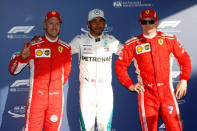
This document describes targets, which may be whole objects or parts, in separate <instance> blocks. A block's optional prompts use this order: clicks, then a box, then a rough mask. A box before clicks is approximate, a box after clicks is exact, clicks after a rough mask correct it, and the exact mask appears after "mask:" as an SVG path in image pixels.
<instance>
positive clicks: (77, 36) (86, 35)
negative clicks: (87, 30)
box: [74, 33, 88, 40]
mask: <svg viewBox="0 0 197 131" xmlns="http://www.w3.org/2000/svg"><path fill="white" fill-rule="evenodd" d="M87 38H88V34H84V33H82V34H79V35H76V36H75V37H74V39H79V40H81V39H87Z"/></svg>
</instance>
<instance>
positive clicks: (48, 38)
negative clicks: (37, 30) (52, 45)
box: [45, 34, 58, 42]
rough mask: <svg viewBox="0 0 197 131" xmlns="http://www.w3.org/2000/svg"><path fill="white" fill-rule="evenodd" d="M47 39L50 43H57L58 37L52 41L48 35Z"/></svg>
mask: <svg viewBox="0 0 197 131" xmlns="http://www.w3.org/2000/svg"><path fill="white" fill-rule="evenodd" d="M45 37H46V39H47V40H48V41H50V42H56V41H57V40H58V37H56V38H55V39H51V38H50V37H49V36H48V35H47V34H45Z"/></svg>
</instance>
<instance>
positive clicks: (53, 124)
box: [9, 11, 71, 131]
mask: <svg viewBox="0 0 197 131" xmlns="http://www.w3.org/2000/svg"><path fill="white" fill-rule="evenodd" d="M54 21H55V22H54ZM45 22H46V23H45V24H51V25H50V26H51V27H52V28H51V29H52V30H50V27H48V25H47V26H46V27H45V28H46V34H45V35H44V36H43V37H41V39H40V40H39V41H37V42H32V43H30V44H27V43H26V45H25V47H24V49H23V50H22V51H21V53H20V54H19V55H18V56H16V57H15V58H14V59H12V60H11V62H10V65H9V70H10V72H11V74H14V75H15V74H18V73H19V72H20V71H21V70H22V69H23V68H24V67H25V66H26V65H27V64H29V67H30V90H29V97H28V101H27V105H26V120H25V131H42V129H43V125H44V130H45V131H59V130H60V126H61V120H62V114H63V104H64V97H63V85H64V84H65V82H66V81H67V79H68V76H69V74H70V71H71V53H70V50H71V48H70V46H69V45H67V44H66V43H65V42H63V41H62V40H60V39H59V38H58V34H59V31H58V28H59V27H60V25H58V24H59V22H61V18H60V16H59V14H58V13H57V12H56V11H51V12H48V14H47V15H46V18H45ZM47 22H48V23H47ZM56 26H58V27H56ZM51 31H52V33H54V32H56V33H55V35H54V36H55V37H52V36H53V34H51ZM53 38H54V39H53ZM24 50H29V52H28V53H29V57H27V58H26V59H24V58H23V57H22V55H23V53H24Z"/></svg>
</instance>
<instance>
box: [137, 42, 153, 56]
mask: <svg viewBox="0 0 197 131" xmlns="http://www.w3.org/2000/svg"><path fill="white" fill-rule="evenodd" d="M150 51H151V48H150V43H145V44H142V45H137V46H136V53H137V54H142V53H145V52H150Z"/></svg>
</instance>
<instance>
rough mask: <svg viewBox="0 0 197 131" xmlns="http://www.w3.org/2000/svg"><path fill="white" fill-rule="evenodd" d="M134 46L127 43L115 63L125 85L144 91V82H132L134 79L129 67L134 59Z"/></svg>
mask: <svg viewBox="0 0 197 131" xmlns="http://www.w3.org/2000/svg"><path fill="white" fill-rule="evenodd" d="M132 52H133V47H132V46H128V45H125V46H124V49H123V50H122V51H121V53H120V54H119V58H118V59H117V61H116V63H115V72H116V74H117V76H118V79H119V80H120V83H122V84H123V85H124V86H126V87H127V88H128V89H129V90H131V91H136V92H137V93H139V92H144V88H143V85H142V83H136V84H133V83H132V79H131V78H130V76H129V74H128V71H127V68H128V66H129V65H130V63H131V61H132V59H133V53H132Z"/></svg>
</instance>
